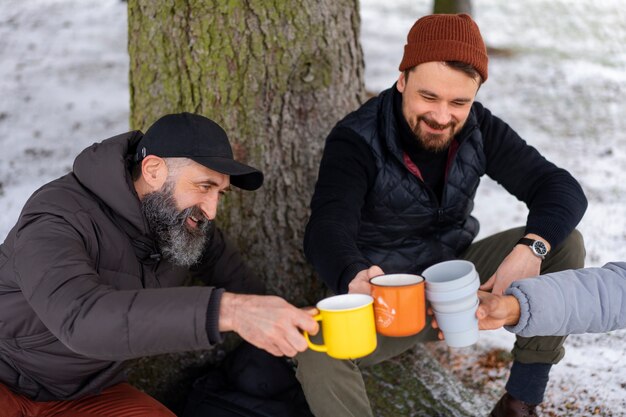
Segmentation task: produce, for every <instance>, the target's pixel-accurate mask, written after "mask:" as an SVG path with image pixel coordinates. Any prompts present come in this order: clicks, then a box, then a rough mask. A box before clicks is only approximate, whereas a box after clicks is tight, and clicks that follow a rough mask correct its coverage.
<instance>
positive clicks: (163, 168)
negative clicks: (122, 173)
mask: <svg viewBox="0 0 626 417" xmlns="http://www.w3.org/2000/svg"><path fill="white" fill-rule="evenodd" d="M167 173H168V169H167V165H166V164H165V160H164V159H163V158H159V157H158V156H155V155H148V156H146V157H145V158H144V159H143V160H142V161H141V177H142V179H143V180H144V182H145V183H146V185H148V187H149V188H150V189H151V191H156V190H159V189H160V188H161V187H162V186H163V184H164V183H165V180H166V179H167Z"/></svg>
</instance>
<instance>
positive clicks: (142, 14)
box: [128, 0, 475, 416]
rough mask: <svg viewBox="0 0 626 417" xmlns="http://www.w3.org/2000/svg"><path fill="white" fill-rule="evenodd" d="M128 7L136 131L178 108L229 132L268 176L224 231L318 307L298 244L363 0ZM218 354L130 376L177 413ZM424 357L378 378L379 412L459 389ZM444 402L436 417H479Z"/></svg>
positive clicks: (203, 1) (358, 57)
mask: <svg viewBox="0 0 626 417" xmlns="http://www.w3.org/2000/svg"><path fill="white" fill-rule="evenodd" d="M128 11H129V16H128V22H129V27H128V34H129V54H130V100H131V103H130V104H131V121H130V124H131V126H132V127H133V128H135V129H141V130H145V129H146V128H147V127H148V126H149V125H150V124H151V123H152V122H153V121H155V120H156V119H157V118H158V117H160V116H161V115H163V114H166V113H171V112H180V111H189V112H195V113H200V114H203V115H205V116H207V117H209V118H211V119H214V120H215V121H217V122H218V123H219V124H220V125H222V127H224V129H225V130H226V132H227V133H228V135H229V137H230V139H231V143H232V144H233V148H234V152H235V155H236V158H237V159H239V160H241V161H244V162H246V163H249V164H251V165H253V166H256V167H258V168H260V169H261V170H262V171H263V172H264V173H265V176H266V180H265V184H264V186H263V187H262V188H261V189H260V190H259V191H256V192H253V193H250V192H233V193H230V194H229V196H228V198H226V199H225V200H224V202H223V206H222V207H221V208H220V211H219V213H218V218H217V219H218V222H219V224H220V226H221V227H222V228H223V229H225V230H226V232H227V235H228V236H230V237H231V238H235V240H236V242H237V244H238V245H239V247H240V249H241V250H242V253H243V254H244V255H245V257H246V259H247V261H248V262H249V264H250V265H251V266H252V267H253V269H254V270H255V271H258V273H259V274H260V275H261V277H262V278H263V279H264V280H265V282H266V283H267V284H268V287H269V289H270V291H271V292H274V293H278V294H280V295H282V296H284V297H285V298H287V299H288V300H290V301H292V302H294V303H295V304H296V305H311V304H315V302H316V301H317V300H319V298H320V297H321V295H322V292H321V284H319V281H318V280H316V279H315V277H314V274H313V272H312V270H311V268H310V267H309V266H308V265H307V263H306V261H305V259H304V256H303V253H302V239H303V232H304V227H305V223H306V220H307V217H308V214H309V211H308V204H309V201H310V198H311V194H312V191H313V187H314V183H315V180H316V177H317V171H318V164H319V160H320V157H321V152H322V149H323V145H324V138H325V137H326V135H327V134H328V133H329V131H330V129H331V128H332V126H333V125H334V124H335V123H336V122H337V121H338V120H339V119H340V118H341V117H343V116H344V115H345V114H347V113H349V112H350V111H352V110H354V109H356V108H357V107H358V106H359V105H360V104H361V103H362V101H363V98H364V94H365V91H364V82H363V73H364V62H363V54H362V51H361V47H360V43H359V30H360V17H359V10H358V3H357V0H318V1H314V2H313V1H308V0H290V1H275V2H266V1H262V0H248V1H243V0H230V1H226V0H129V4H128ZM226 348H228V344H227V345H226ZM219 355H220V354H219V352H218V350H213V351H209V352H202V353H200V354H187V355H178V356H175V357H174V356H172V355H168V356H165V357H160V358H157V359H149V360H143V361H140V363H139V364H137V366H135V367H134V369H133V373H132V375H131V376H132V378H133V380H134V382H135V383H138V384H139V385H140V386H142V387H143V388H144V389H146V390H147V391H148V392H150V393H152V394H153V395H155V396H156V397H157V398H159V399H160V400H162V401H164V402H165V403H166V404H167V405H170V406H172V407H173V408H176V402H177V401H179V400H180V399H181V398H182V397H183V396H184V391H185V389H187V387H188V385H186V384H185V383H181V381H188V380H190V379H191V378H193V377H194V376H196V375H198V374H199V373H200V372H201V367H202V366H203V365H204V363H206V362H207V361H208V362H211V361H214V360H215V358H217V357H218V356H219ZM418 356H420V357H421V358H422V359H421V361H420V362H417V363H425V362H424V360H426V361H427V362H428V364H429V365H428V366H424V367H423V368H424V369H419V370H417V369H415V368H414V367H413V368H411V366H407V365H406V364H403V363H400V362H398V364H397V366H396V367H394V368H392V369H394V370H396V371H397V370H398V367H406V369H407V370H408V371H407V372H402V373H399V374H398V373H396V372H395V371H394V372H392V374H391V375H390V374H386V373H385V367H384V366H379V367H375V368H374V369H373V370H372V371H371V372H372V373H373V374H372V375H374V377H373V378H369V381H370V382H371V383H370V387H371V388H372V390H373V391H376V390H380V388H379V387H377V386H376V385H377V383H383V384H385V383H387V382H388V381H389V380H390V379H391V380H393V381H394V383H395V384H396V386H397V389H395V390H386V391H387V392H389V393H393V394H394V395H391V396H387V397H386V398H383V397H381V398H376V399H375V401H374V403H375V407H379V408H380V410H383V409H388V411H390V412H391V410H393V408H389V404H392V405H393V404H394V402H398V401H399V399H400V398H404V399H405V400H406V401H405V402H406V404H405V405H404V407H405V410H411V409H412V408H415V409H422V410H425V409H426V410H432V409H433V407H436V406H437V402H438V399H437V397H439V401H440V400H441V396H440V395H439V396H438V395H437V394H436V393H434V392H433V389H436V388H437V387H441V385H442V383H443V384H444V385H454V384H455V383H456V382H451V379H450V377H449V376H442V374H443V373H444V372H443V371H442V370H441V369H440V368H439V367H438V366H434V361H433V360H432V359H431V360H430V361H429V358H430V356H428V355H427V354H426V353H425V352H423V351H420V352H419V354H418ZM409 363H413V364H415V363H416V362H415V360H409ZM409 368H411V369H409ZM189 370H191V371H189ZM416 372H419V373H418V374H416ZM429 374H430V375H432V376H433V378H428V375H429ZM418 375H419V376H420V377H425V379H424V380H425V381H431V382H426V383H424V382H421V381H422V380H418V378H417V376H418ZM434 381H439V382H437V383H435V382H434ZM418 386H419V387H421V389H418V388H417V387H418ZM401 387H406V389H410V392H409V393H408V394H407V393H406V392H404V393H403V392H400V391H398V389H401ZM461 390H462V389H461ZM448 391H449V390H447V389H443V390H441V389H440V390H439V392H448ZM455 392H456V391H455ZM415 397H419V400H417V401H416V398H415ZM463 400H464V401H466V404H470V403H471V401H469V400H467V398H464V399H463ZM446 403H447V405H445V408H444V409H443V410H444V411H441V412H440V413H439V414H438V415H443V414H445V415H472V414H475V410H472V411H469V412H465V411H463V410H464V408H463V407H461V406H458V405H457V403H455V401H452V400H450V399H448V400H446ZM451 410H461V411H454V412H453V411H451ZM381 412H382V411H381ZM378 415H381V416H382V415H385V414H380V413H379V414H378ZM407 415H408V414H407ZM431 415H432V414H431Z"/></svg>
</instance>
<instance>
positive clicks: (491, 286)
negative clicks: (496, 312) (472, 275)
mask: <svg viewBox="0 0 626 417" xmlns="http://www.w3.org/2000/svg"><path fill="white" fill-rule="evenodd" d="M540 270H541V258H539V257H537V256H535V255H533V254H532V252H531V251H530V250H528V248H527V247H524V246H522V245H517V246H515V247H514V248H513V250H512V251H511V253H509V254H508V255H507V257H506V258H504V260H503V261H502V263H501V264H500V266H499V267H498V269H497V270H496V273H495V274H493V275H492V276H491V277H490V278H489V280H487V282H485V283H484V284H483V285H481V286H480V289H481V290H483V291H490V290H491V293H493V294H496V295H502V294H504V290H506V289H507V288H509V286H510V285H511V283H512V282H513V281H517V280H518V279H522V278H530V277H535V276H537V275H539V273H540Z"/></svg>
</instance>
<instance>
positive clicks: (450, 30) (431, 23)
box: [400, 14, 489, 82]
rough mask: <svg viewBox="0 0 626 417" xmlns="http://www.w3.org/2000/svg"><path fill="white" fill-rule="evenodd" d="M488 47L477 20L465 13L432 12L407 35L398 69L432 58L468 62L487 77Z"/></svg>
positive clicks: (432, 59) (401, 69) (416, 23)
mask: <svg viewBox="0 0 626 417" xmlns="http://www.w3.org/2000/svg"><path fill="white" fill-rule="evenodd" d="M488 60H489V58H487V48H485V43H484V42H483V38H482V36H481V35H480V30H479V29H478V26H477V25H476V22H474V21H473V20H472V18H471V17H470V16H469V15H467V14H433V15H429V16H424V17H422V18H420V19H419V20H418V21H417V22H415V24H414V25H413V27H412V28H411V30H410V31H409V35H408V36H407V44H406V45H404V56H403V57H402V62H401V63H400V71H404V70H406V69H409V68H413V67H414V66H416V65H418V64H422V63H424V62H431V61H460V62H464V63H466V64H470V65H471V66H473V67H474V68H476V70H477V71H478V73H479V74H480V75H481V76H482V77H483V82H484V81H487V62H488Z"/></svg>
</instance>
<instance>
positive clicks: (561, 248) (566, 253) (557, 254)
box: [542, 229, 586, 272]
mask: <svg viewBox="0 0 626 417" xmlns="http://www.w3.org/2000/svg"><path fill="white" fill-rule="evenodd" d="M585 256H586V250H585V241H584V239H583V235H582V234H581V233H580V232H579V231H578V230H577V229H575V230H574V231H573V232H572V233H571V234H570V235H569V236H568V237H567V238H566V239H565V240H564V241H563V242H562V243H561V244H560V245H558V246H557V247H556V248H554V251H553V253H552V256H551V258H552V259H551V260H550V262H549V263H548V265H546V266H547V270H546V271H542V272H555V271H562V270H565V269H578V268H582V267H584V266H585Z"/></svg>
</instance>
